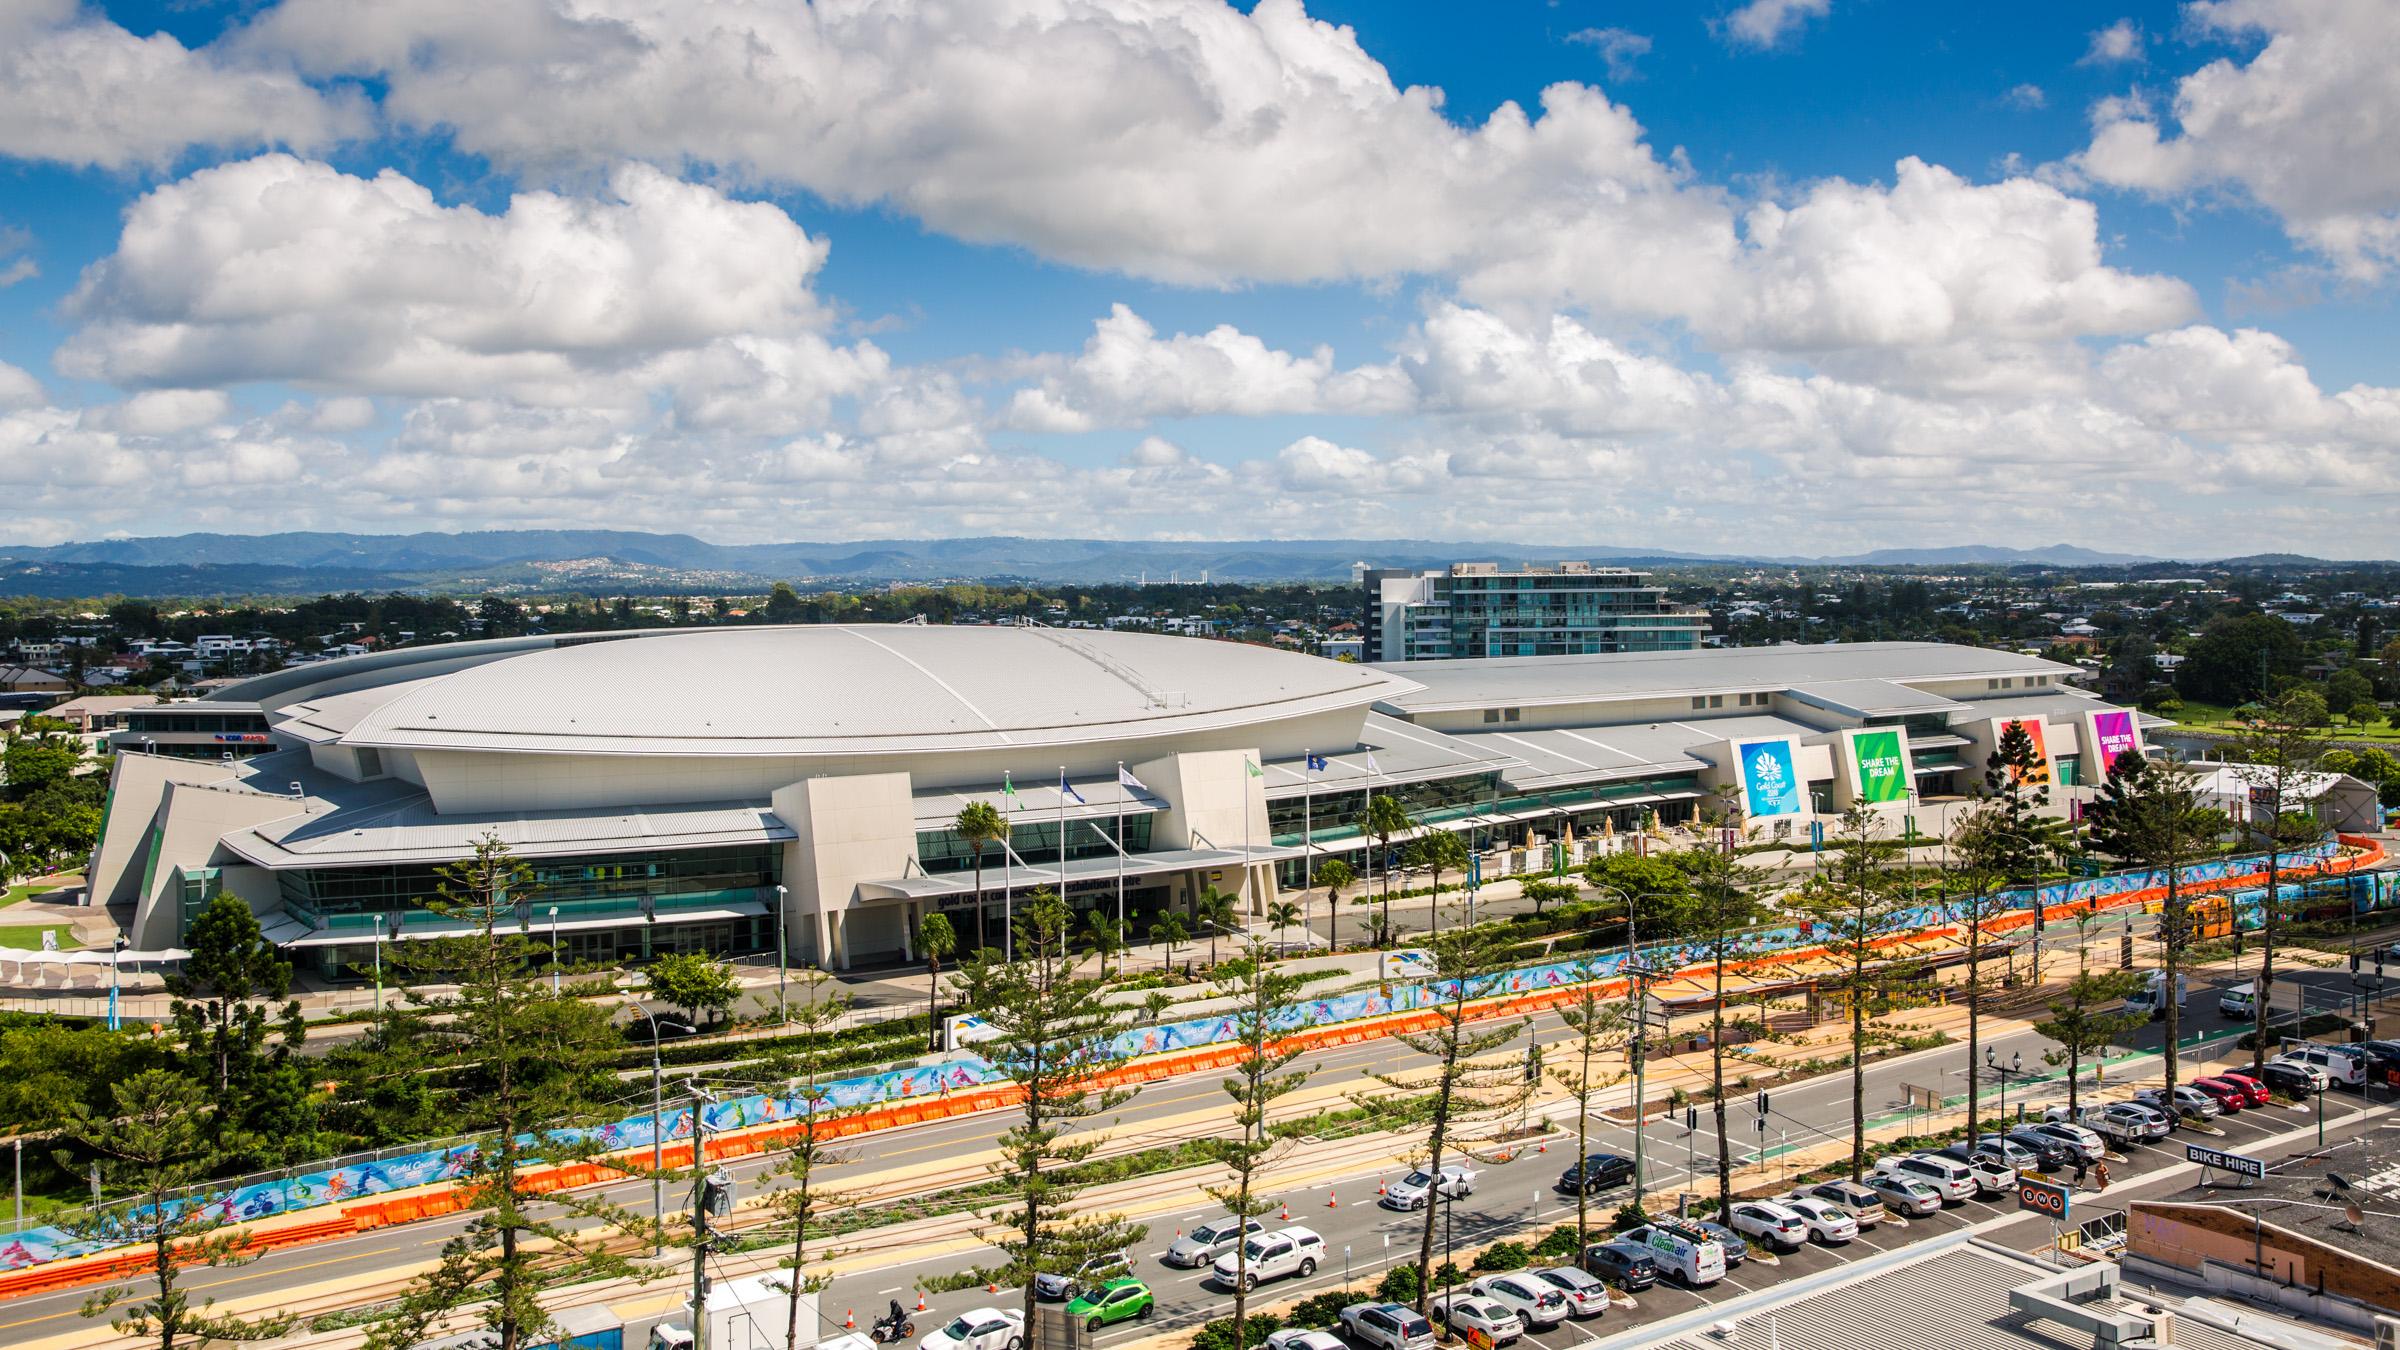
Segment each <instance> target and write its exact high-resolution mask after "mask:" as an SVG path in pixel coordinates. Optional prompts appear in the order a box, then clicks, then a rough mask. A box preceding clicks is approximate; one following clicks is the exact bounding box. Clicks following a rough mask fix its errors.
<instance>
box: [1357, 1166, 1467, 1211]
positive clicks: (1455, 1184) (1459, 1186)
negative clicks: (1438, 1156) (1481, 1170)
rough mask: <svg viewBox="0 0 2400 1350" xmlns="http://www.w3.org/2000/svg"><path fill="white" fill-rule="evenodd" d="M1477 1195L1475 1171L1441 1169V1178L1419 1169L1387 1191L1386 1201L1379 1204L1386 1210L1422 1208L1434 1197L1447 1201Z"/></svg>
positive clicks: (1456, 1168)
mask: <svg viewBox="0 0 2400 1350" xmlns="http://www.w3.org/2000/svg"><path fill="white" fill-rule="evenodd" d="M1474 1193H1475V1169H1474V1168H1472V1167H1461V1166H1459V1165H1458V1164H1456V1163H1452V1164H1449V1165H1447V1166H1445V1167H1443V1168H1442V1170H1441V1173H1440V1175H1439V1176H1436V1175H1435V1174H1434V1173H1431V1172H1428V1171H1426V1170H1425V1169H1424V1168H1422V1167H1420V1168H1418V1169H1417V1170H1415V1171H1413V1172H1411V1173H1409V1174H1408V1175H1407V1176H1404V1177H1402V1178H1400V1179H1399V1180H1398V1181H1395V1182H1393V1183H1392V1184H1391V1185H1390V1186H1388V1187H1385V1188H1384V1193H1383V1199H1382V1200H1380V1201H1378V1202H1377V1203H1379V1204H1381V1205H1382V1206H1383V1207H1384V1208H1385V1209H1423V1208H1425V1206H1426V1205H1427V1204H1428V1203H1430V1202H1431V1200H1432V1198H1433V1197H1434V1196H1435V1195H1437V1194H1438V1195H1440V1196H1441V1197H1442V1198H1443V1199H1445V1200H1463V1199H1465V1198H1466V1197H1468V1196H1470V1195H1473V1194H1474Z"/></svg>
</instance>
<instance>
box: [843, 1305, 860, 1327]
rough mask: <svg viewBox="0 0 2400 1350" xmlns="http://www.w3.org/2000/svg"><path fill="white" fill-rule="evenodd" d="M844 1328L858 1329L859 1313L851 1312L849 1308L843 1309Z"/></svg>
mask: <svg viewBox="0 0 2400 1350" xmlns="http://www.w3.org/2000/svg"><path fill="white" fill-rule="evenodd" d="M842 1330H844V1331H856V1330H858V1315H857V1314H856V1313H853V1312H851V1311H850V1310H849V1309H848V1308H844V1309H842Z"/></svg>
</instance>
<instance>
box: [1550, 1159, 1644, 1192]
mask: <svg viewBox="0 0 2400 1350" xmlns="http://www.w3.org/2000/svg"><path fill="white" fill-rule="evenodd" d="M1631 1180H1633V1159H1631V1158H1628V1157H1626V1156H1625V1155H1624V1154H1622V1153H1595V1154H1593V1155H1592V1156H1590V1157H1588V1158H1586V1159H1584V1160H1583V1161H1582V1162H1579V1163H1575V1164H1572V1165H1571V1166H1569V1167H1568V1168H1567V1170H1566V1171H1564V1172H1561V1173H1559V1174H1558V1183H1557V1185H1556V1186H1555V1187H1554V1189H1556V1190H1559V1191H1562V1192H1564V1193H1566V1194H1568V1195H1578V1194H1580V1195H1594V1194H1597V1193H1599V1192H1601V1191H1605V1190H1607V1189H1608V1188H1609V1187H1611V1186H1622V1185H1624V1184H1625V1183H1627V1182H1629V1181H1631Z"/></svg>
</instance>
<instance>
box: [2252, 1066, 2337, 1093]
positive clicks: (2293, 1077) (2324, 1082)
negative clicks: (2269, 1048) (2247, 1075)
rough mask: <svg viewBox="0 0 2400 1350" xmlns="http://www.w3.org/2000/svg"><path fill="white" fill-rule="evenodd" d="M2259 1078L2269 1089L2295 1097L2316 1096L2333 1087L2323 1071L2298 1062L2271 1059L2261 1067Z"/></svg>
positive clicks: (2331, 1081)
mask: <svg viewBox="0 0 2400 1350" xmlns="http://www.w3.org/2000/svg"><path fill="white" fill-rule="evenodd" d="M2258 1076H2259V1077H2260V1078H2261V1079H2263V1080H2264V1081H2265V1082H2266V1085H2267V1086H2268V1087H2271V1088H2273V1089H2275V1090H2276V1091H2277V1092H2288V1093H2290V1094H2291V1095H2292V1096H2295V1097H2309V1096H2314V1095H2315V1094H2317V1093H2320V1092H2323V1091H2324V1090H2325V1089H2327V1088H2329V1087H2331V1086H2333V1080H2332V1079H2331V1078H2328V1077H2326V1076H2325V1071H2324V1070H2323V1069H2320V1068H2318V1067H2317V1066H2316V1065H2314V1064H2303V1063H2301V1062H2299V1061H2298V1060H2290V1059H2270V1060H2268V1061H2267V1062H2266V1063H2265V1064H2262V1065H2260V1066H2259V1070H2258Z"/></svg>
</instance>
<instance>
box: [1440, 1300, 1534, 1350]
mask: <svg viewBox="0 0 2400 1350" xmlns="http://www.w3.org/2000/svg"><path fill="white" fill-rule="evenodd" d="M1433 1316H1434V1319H1435V1320H1436V1321H1438V1322H1440V1323H1441V1324H1442V1325H1443V1326H1444V1327H1447V1328H1449V1331H1450V1334H1451V1335H1453V1336H1456V1337H1459V1338H1460V1339H1462V1340H1469V1339H1470V1338H1471V1337H1472V1336H1473V1334H1474V1333H1476V1332H1479V1331H1480V1332H1482V1333H1483V1338H1484V1343H1485V1344H1487V1345H1494V1346H1499V1345H1510V1344H1513V1343H1515V1342H1516V1341H1518V1340H1520V1339H1522V1338H1523V1337H1524V1335H1525V1319H1523V1318H1521V1317H1519V1316H1517V1315H1516V1314H1515V1313H1513V1312H1511V1311H1509V1310H1508V1308H1507V1307H1506V1306H1505V1305H1503V1304H1502V1303H1501V1302H1500V1300H1498V1299H1496V1298H1484V1297H1483V1296H1481V1295H1479V1294H1452V1295H1451V1296H1450V1297H1448V1298H1441V1299H1435V1300H1434V1301H1433ZM1470 1343H1472V1342H1471V1341H1470Z"/></svg>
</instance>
